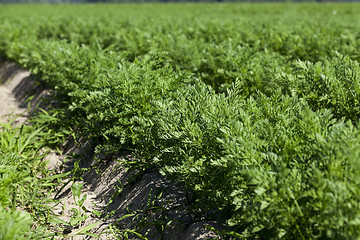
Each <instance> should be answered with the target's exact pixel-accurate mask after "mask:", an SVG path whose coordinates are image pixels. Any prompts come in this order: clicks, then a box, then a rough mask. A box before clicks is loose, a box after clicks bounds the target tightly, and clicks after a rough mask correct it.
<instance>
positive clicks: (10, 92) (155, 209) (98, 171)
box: [0, 62, 216, 240]
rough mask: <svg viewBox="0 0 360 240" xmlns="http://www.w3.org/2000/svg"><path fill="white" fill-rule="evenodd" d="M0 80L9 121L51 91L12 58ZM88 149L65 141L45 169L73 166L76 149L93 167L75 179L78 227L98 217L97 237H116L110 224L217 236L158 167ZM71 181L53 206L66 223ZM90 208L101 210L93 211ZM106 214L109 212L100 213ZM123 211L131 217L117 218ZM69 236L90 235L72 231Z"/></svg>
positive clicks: (163, 235) (168, 236)
mask: <svg viewBox="0 0 360 240" xmlns="http://www.w3.org/2000/svg"><path fill="white" fill-rule="evenodd" d="M0 83H3V85H0V121H8V120H10V119H12V118H13V116H14V114H15V115H18V118H17V119H16V121H15V124H22V123H25V122H26V120H27V117H28V116H29V112H30V113H31V112H32V111H34V109H31V108H34V107H35V106H36V105H38V104H39V103H40V102H41V101H42V100H43V99H45V98H46V97H47V96H49V95H51V91H49V90H46V89H41V88H40V87H39V85H38V84H37V83H35V80H34V78H33V77H31V75H30V72H29V71H26V70H23V69H21V68H19V67H17V66H16V65H15V64H14V63H7V62H5V63H1V62H0ZM30 96H32V97H33V98H32V102H31V104H29V106H30V109H26V108H22V107H20V106H27V98H28V97H30ZM90 145H91V144H90ZM89 152H91V149H90V150H89V143H87V142H82V141H80V142H79V143H77V144H74V143H68V144H66V145H64V155H62V156H61V155H58V154H56V153H55V152H53V153H51V154H50V155H49V156H47V157H46V160H47V161H48V162H49V164H48V167H49V169H53V170H55V171H56V172H66V171H70V170H71V169H72V168H73V167H74V162H75V160H74V159H67V157H66V156H67V154H68V155H71V154H73V153H76V154H79V153H80V154H83V157H82V159H81V161H80V162H79V167H80V168H88V169H92V170H90V171H87V172H86V173H85V174H84V175H83V181H79V182H78V183H80V184H83V188H82V190H81V197H80V198H82V197H83V196H85V195H86V196H87V197H86V200H85V202H84V204H83V206H84V207H85V208H86V209H87V210H86V211H82V212H81V214H83V216H86V218H87V219H86V220H85V221H84V222H83V223H82V225H81V226H82V227H85V226H88V225H90V224H93V223H96V222H98V223H99V224H98V225H97V226H96V227H95V228H94V229H92V231H91V232H92V233H95V234H101V236H100V239H114V237H113V235H109V234H106V233H103V231H104V230H106V229H107V228H108V226H109V225H110V224H113V226H117V227H118V228H119V229H122V230H125V231H123V233H124V232H125V233H126V230H127V229H136V231H140V233H141V234H146V235H147V237H148V239H149V240H153V239H162V240H200V239H209V238H214V237H216V235H215V234H214V233H212V232H210V231H209V230H206V229H205V228H204V225H213V226H214V225H215V224H214V223H205V222H197V221H196V219H195V220H194V218H193V216H192V214H191V213H189V211H188V209H187V202H188V201H187V199H186V197H185V193H184V191H183V189H181V188H180V187H177V186H175V185H174V184H171V183H169V182H168V181H167V180H166V179H164V177H163V176H161V175H160V174H159V172H158V171H156V170H154V171H145V172H141V171H138V170H129V169H125V168H124V167H123V165H122V164H123V163H124V162H126V161H128V160H129V159H130V160H132V161H137V160H136V159H134V158H133V157H132V155H131V154H130V153H125V152H124V153H121V154H120V156H118V157H116V159H114V160H113V161H110V162H107V161H102V160H101V156H94V155H91V154H90V155H89V154H88V153H89ZM134 179H135V180H134ZM71 185H72V182H69V183H68V184H67V185H66V186H65V187H64V188H62V189H61V191H59V192H58V193H56V194H54V195H53V197H54V198H55V199H57V200H59V201H60V202H61V204H60V205H59V206H58V207H57V208H54V209H53V210H54V212H55V213H57V214H59V215H61V217H60V218H61V219H63V220H64V221H66V222H68V221H69V220H70V217H71V216H72V214H73V213H72V212H71V209H72V208H78V206H77V205H76V201H75V200H74V196H73V195H72V193H71ZM149 203H151V204H150V205H149ZM94 212H97V213H101V214H100V216H96V214H94ZM98 215H99V214H98ZM106 215H108V217H106V218H104V217H105V216H106ZM124 216H129V217H126V218H124V219H123V220H121V221H119V219H122V218H123V217H124ZM145 220H146V221H145ZM159 223H161V224H162V225H159ZM139 226H141V228H139ZM159 229H160V230H159ZM78 230H79V228H77V229H70V230H69V232H70V234H71V233H75V232H76V231H78ZM120 232H121V231H120ZM71 239H92V237H85V236H76V237H73V238H71ZM130 239H139V238H135V237H133V238H130Z"/></svg>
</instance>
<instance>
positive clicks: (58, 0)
mask: <svg viewBox="0 0 360 240" xmlns="http://www.w3.org/2000/svg"><path fill="white" fill-rule="evenodd" d="M359 1H360V0H0V4H1V3H7V4H11V3H55V4H56V3H141V2H359Z"/></svg>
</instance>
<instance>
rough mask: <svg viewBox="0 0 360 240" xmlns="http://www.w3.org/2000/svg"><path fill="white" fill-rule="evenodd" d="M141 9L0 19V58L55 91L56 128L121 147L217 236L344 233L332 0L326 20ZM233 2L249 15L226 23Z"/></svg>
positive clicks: (353, 120) (344, 173)
mask: <svg viewBox="0 0 360 240" xmlns="http://www.w3.org/2000/svg"><path fill="white" fill-rule="evenodd" d="M110 6H111V5H110ZM141 6H142V7H139V8H140V9H137V7H138V5H136V6H127V5H124V6H122V5H120V6H111V8H112V9H110V8H108V7H109V6H102V5H99V7H98V8H97V10H98V12H97V15H92V14H93V13H94V9H92V6H91V5H90V6H85V7H83V6H82V7H80V6H77V7H76V8H77V11H78V12H79V13H78V14H77V16H76V17H74V16H70V15H69V13H65V12H62V11H63V10H69V9H68V8H66V6H62V7H61V8H60V9H56V14H55V12H53V14H54V15H55V16H46V15H45V16H42V17H38V16H33V15H32V14H35V13H39V12H40V13H41V12H42V11H43V10H44V9H46V10H47V11H48V10H49V7H48V6H46V7H40V6H37V7H36V9H35V7H34V13H27V15H30V16H31V18H30V20H29V19H28V18H25V17H23V18H20V19H18V20H17V21H13V22H10V21H3V23H2V24H1V25H0V35H1V36H2V38H1V39H0V53H2V54H3V55H5V56H6V57H7V58H9V59H11V60H13V61H16V62H18V63H19V64H21V65H22V66H24V67H26V68H27V69H29V70H31V71H32V72H33V73H35V74H36V75H37V76H38V77H39V78H40V79H41V80H42V81H44V82H46V83H47V84H48V85H49V86H50V87H52V88H54V89H56V90H57V92H58V94H59V95H60V96H61V97H62V103H61V104H62V109H61V110H59V109H58V110H53V111H57V112H60V114H58V115H57V120H56V121H54V122H53V123H52V124H53V126H55V127H56V128H57V129H58V130H59V131H66V130H68V129H69V128H70V127H71V128H72V129H74V130H75V131H76V134H77V135H78V137H85V138H88V139H92V140H93V141H94V142H97V144H98V145H97V148H96V149H95V151H102V152H106V153H108V154H109V155H112V154H113V153H114V152H116V151H119V150H120V149H122V148H130V149H134V150H135V151H137V152H138V153H139V154H140V155H141V156H142V157H143V158H144V159H146V160H147V161H148V163H149V164H150V165H152V166H156V167H158V168H160V169H161V171H162V173H163V174H164V175H166V176H167V177H168V178H170V179H173V180H174V181H177V182H179V183H182V184H183V185H184V186H186V188H187V189H188V190H189V191H191V192H192V194H194V196H195V198H194V199H195V201H194V203H193V204H194V206H196V207H195V208H196V209H201V211H200V213H201V214H202V215H203V216H204V217H205V218H206V219H208V220H211V219H214V220H217V221H220V222H225V223H227V224H228V225H230V226H232V227H233V229H234V230H235V232H236V233H231V234H233V235H237V236H238V237H241V236H242V237H246V236H248V237H251V238H255V237H259V238H285V239H308V238H319V237H320V238H333V239H350V238H356V237H358V236H359V235H360V211H359V210H360V209H359V201H360V194H359V190H360V188H359V184H360V182H359V181H360V179H359V177H358V176H359V175H358V170H357V169H359V167H360V166H359V160H358V159H359V155H360V150H359V149H360V148H359V144H360V141H359V140H360V134H359V130H358V119H359V114H360V110H359V109H360V108H359V99H360V98H359V96H360V82H359V70H360V69H359V68H360V66H359V63H358V62H357V60H358V55H357V52H356V49H357V46H358V40H357V38H358V32H357V31H356V29H355V28H356V24H355V23H354V22H347V21H345V20H349V19H356V16H355V15H354V13H353V12H352V11H354V10H353V9H351V8H350V6H351V5H345V6H340V5H332V6H339V7H338V8H339V9H340V10H339V13H338V14H339V16H338V17H334V18H331V19H330V20H324V17H326V16H328V15H329V12H328V11H330V10H331V9H332V7H329V6H327V7H325V8H324V9H320V8H317V10H318V15H316V16H312V13H313V12H311V11H310V10H309V9H310V7H309V5H297V6H296V7H294V6H293V5H291V6H288V8H289V9H287V5H278V6H277V7H276V8H273V9H272V8H271V6H267V5H264V6H259V5H254V6H249V5H221V9H220V10H218V11H220V13H221V14H219V15H218V16H217V13H218V12H217V9H216V8H215V7H214V5H198V6H197V7H194V8H190V7H189V5H178V6H177V7H176V8H175V7H174V5H166V6H164V5H154V6H150V5H144V6H146V9H143V8H144V6H143V5H141ZM200 6H201V7H202V8H204V9H205V10H204V12H205V14H201V13H200V12H199V9H200ZM216 6H217V5H216ZM241 6H243V7H244V8H245V9H246V10H247V11H250V12H251V11H252V12H253V13H254V14H253V15H251V14H245V13H244V16H243V18H241V17H239V16H238V15H239V14H241V13H243V12H242V11H244V10H241V9H242V8H241ZM9 8H10V7H9ZM122 8H125V9H122ZM179 8H180V9H181V8H182V9H183V10H184V11H185V14H184V15H180V14H179ZM99 9H101V11H99ZM105 10H106V11H105ZM295 10H299V12H297V11H295ZM345 10H346V11H348V12H346V11H345ZM11 11H13V12H14V11H15V12H16V11H19V13H20V12H21V8H17V9H9V12H11ZM52 11H55V10H52ZM148 11H149V12H152V13H159V18H158V19H153V18H151V17H150V15H149V13H148ZM282 11H284V12H286V11H287V12H286V14H285V13H282ZM309 11H310V12H309ZM279 12H280V13H279ZM119 13H122V14H124V16H122V15H116V14H119ZM160 13H161V14H160ZM333 13H334V12H333V11H330V14H332V15H334V14H333ZM141 14H144V16H141V17H139V19H136V17H137V16H139V15H141ZM303 15H305V16H307V17H309V18H310V19H307V18H305V17H304V16H303ZM332 15H330V16H332ZM89 16H90V17H89ZM116 16H122V17H119V18H120V19H116ZM215 16H217V17H215ZM240 16H241V15H240ZM87 17H88V18H87ZM212 17H214V18H212ZM250 17H251V18H250ZM49 19H51V20H53V19H61V21H60V23H55V22H52V21H49ZM84 19H86V20H84ZM133 19H135V20H133ZM159 19H160V20H159ZM237 20H239V21H237ZM310 21H313V22H314V23H313V24H309V22H310ZM170 23H171V24H170ZM350 30H351V31H350ZM295 33H296V34H295ZM346 34H347V35H346ZM209 85H210V86H209ZM229 234H230V233H229Z"/></svg>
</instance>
